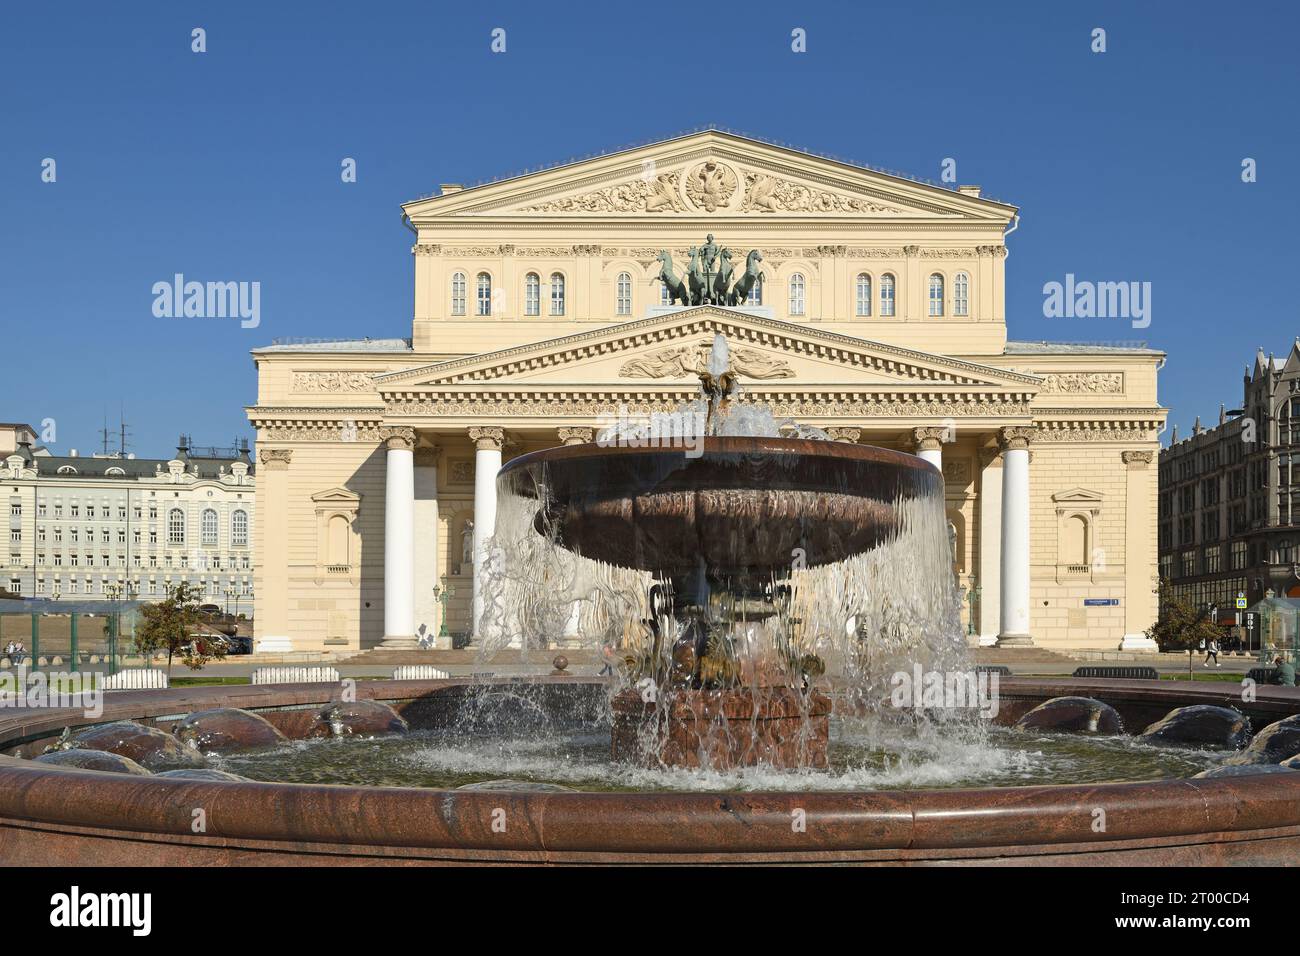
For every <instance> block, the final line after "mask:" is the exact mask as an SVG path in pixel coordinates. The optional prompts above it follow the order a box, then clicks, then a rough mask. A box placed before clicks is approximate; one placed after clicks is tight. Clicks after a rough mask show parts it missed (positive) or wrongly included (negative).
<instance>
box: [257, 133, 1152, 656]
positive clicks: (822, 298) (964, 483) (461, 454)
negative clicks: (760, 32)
mask: <svg viewBox="0 0 1300 956" xmlns="http://www.w3.org/2000/svg"><path fill="white" fill-rule="evenodd" d="M403 209H404V212H405V219H406V222H407V225H408V227H409V228H410V229H411V230H412V232H413V233H414V234H415V239H414V244H413V248H412V254H413V261H414V268H415V315H414V323H413V328H412V335H411V338H410V339H358V340H352V341H346V342H320V343H300V344H288V345H273V346H270V347H267V348H260V349H256V350H254V353H253V357H254V360H255V362H256V364H257V369H258V395H257V403H256V404H255V405H253V406H250V407H249V408H248V410H247V411H248V416H249V420H250V421H251V423H252V424H253V426H254V427H255V428H256V430H257V447H258V462H259V465H260V469H261V471H260V475H259V479H258V484H259V491H258V497H259V499H260V502H259V507H258V509H257V523H258V527H257V533H256V535H255V536H254V540H255V541H256V547H257V560H256V562H255V565H256V569H257V572H256V573H257V581H256V588H255V590H256V595H257V604H256V627H257V638H258V642H257V646H258V648H259V649H260V650H265V651H287V650H306V651H314V650H330V649H334V650H340V651H346V650H356V649H366V648H370V647H374V646H377V645H380V644H381V643H382V644H385V645H387V646H399V647H400V646H413V645H414V644H415V643H416V642H417V641H419V640H420V639H421V638H430V639H433V640H435V641H441V642H442V643H444V644H445V643H447V642H448V641H449V640H450V638H449V637H448V636H447V635H468V634H470V633H472V630H473V625H472V621H473V613H472V608H473V606H474V596H475V593H476V591H477V589H478V586H477V575H476V569H477V568H478V566H479V564H480V562H479V560H478V559H479V557H480V556H481V555H482V553H483V550H484V549H483V543H484V541H485V540H486V539H487V538H488V537H489V536H490V535H491V533H492V529H493V524H494V520H495V507H496V490H495V488H496V486H495V475H496V472H497V470H498V469H499V468H500V467H501V463H502V462H503V460H508V459H509V458H511V457H513V456H516V455H520V454H525V453H527V452H530V451H534V450H537V449H541V448H546V447H550V446H553V445H557V444H562V443H577V442H584V441H589V440H591V439H592V438H593V437H594V435H595V432H596V430H597V429H598V428H599V426H600V423H601V422H602V421H608V420H609V418H610V417H611V416H614V415H617V414H619V412H620V409H627V410H628V412H629V413H632V414H645V413H649V412H652V411H659V410H663V411H668V410H671V409H673V408H674V407H676V406H677V405H678V404H680V403H682V402H684V401H687V400H689V399H690V398H692V397H693V396H694V395H695V392H696V389H697V387H698V379H697V377H696V375H695V372H694V369H695V367H696V366H697V364H698V362H699V355H700V352H701V351H702V350H704V349H707V347H708V344H709V343H710V342H711V341H712V340H713V338H714V336H715V335H716V334H718V333H721V334H722V335H724V336H725V337H726V338H727V340H728V343H729V345H730V347H731V352H732V355H733V356H734V358H735V366H734V367H735V368H736V369H737V371H738V372H739V375H740V380H741V382H742V384H743V386H744V389H745V391H744V400H747V401H754V402H763V403H766V404H768V405H770V406H771V407H772V408H773V410H774V411H775V412H776V413H777V414H778V415H780V416H788V417H791V418H794V419H797V420H798V421H801V422H805V423H807V424H810V425H815V426H817V427H820V428H823V429H826V430H827V431H829V432H830V433H831V434H832V435H833V436H834V437H835V439H836V440H839V441H860V442H867V443H871V444H877V445H883V446H887V447H891V448H898V449H902V450H906V451H909V452H913V453H916V454H919V455H921V456H923V457H925V458H927V459H929V460H930V461H932V462H933V463H934V464H935V465H937V466H938V467H939V468H940V469H941V470H942V472H943V475H944V478H945V480H946V486H947V492H946V493H947V506H948V516H949V521H950V524H951V534H952V540H953V546H954V566H955V570H956V574H957V577H958V581H959V582H960V584H961V586H962V587H963V588H964V589H965V594H966V602H965V608H964V612H963V613H964V621H963V623H964V624H966V625H967V627H968V633H969V634H970V636H971V640H972V641H975V640H979V641H980V642H981V643H986V644H989V643H998V642H1000V643H1003V644H1026V643H1034V644H1038V645H1046V646H1053V647H1060V648H1083V647H1091V648H1114V647H1118V646H1120V645H1121V644H1124V645H1126V646H1130V647H1131V646H1138V645H1141V644H1142V643H1143V638H1142V632H1143V631H1144V630H1145V628H1146V627H1147V626H1148V625H1149V624H1150V623H1151V621H1152V620H1153V618H1154V616H1155V608H1156V603H1155V594H1154V587H1155V581H1156V518H1155V506H1156V468H1155V456H1156V453H1157V451H1158V442H1157V437H1156V436H1157V432H1158V430H1159V429H1160V427H1161V426H1162V424H1163V422H1164V418H1165V410H1164V409H1162V408H1160V406H1159V405H1158V403H1157V400H1156V373H1157V370H1158V369H1159V367H1160V365H1161V364H1162V361H1163V354H1162V353H1160V352H1157V351H1154V350H1150V349H1145V348H1125V347H1108V346H1101V345H1097V346H1089V345H1066V344H1050V343H1043V342H1032V343H1031V342H1012V341H1008V340H1007V330H1006V314H1005V307H1004V299H1005V296H1004V273H1005V265H1006V246H1005V242H1004V236H1005V234H1006V232H1007V231H1008V229H1009V228H1010V227H1011V223H1012V222H1013V220H1014V217H1015V213H1016V210H1015V208H1014V207H1013V206H1010V205H1007V204H1005V203H1002V202H997V201H993V200H990V199H987V198H984V197H982V196H981V195H980V190H979V188H978V187H973V186H970V187H967V186H963V187H959V188H957V189H955V190H949V189H945V188H941V187H936V186H933V185H927V184H922V183H918V182H913V181H911V180H907V179H903V178H899V177H896V176H892V175H887V174H884V173H880V172H877V171H874V170H871V169H866V168H862V167H858V166H851V165H846V164H844V163H841V162H838V161H834V160H829V159H825V158H821V157H818V156H813V155H809V154H807V153H802V152H798V151H794V150H791V149H788V148H784V147H778V146H773V145H769V144H766V143H761V142H757V141H754V140H750V139H746V138H743V137H739V136H735V135H731V134H727V133H721V132H717V131H706V132H701V133H694V134H690V135H687V136H683V137H680V138H676V139H672V140H668V141H664V142H660V143H655V144H652V145H649V146H644V147H639V148H635V149H631V150H626V151H623V152H619V153H614V154H609V155H605V156H601V157H598V158H595V159H590V160H584V161H581V162H577V163H573V164H570V165H565V166H561V167H557V168H553V169H548V170H543V171H541V172H536V173H530V174H527V175H524V176H520V177H517V178H514V179H508V180H504V181H499V182H493V183H489V184H487V185H482V186H476V187H473V188H468V189H466V188H461V187H459V186H454V185H444V186H443V187H442V189H441V191H440V192H439V194H437V195H434V196H431V197H428V198H425V199H420V200H416V201H413V202H409V203H407V204H405V205H404V207H403ZM705 246H709V247H710V248H714V249H716V250H718V251H720V250H722V249H726V250H728V251H729V256H730V258H729V261H730V263H731V265H732V266H733V267H734V268H735V269H736V275H740V274H742V273H744V272H746V271H750V270H752V271H753V272H755V273H756V275H754V276H753V282H752V287H751V288H750V289H749V291H748V294H747V295H745V296H744V298H743V301H741V300H740V299H737V300H735V301H734V302H733V303H731V304H726V303H725V301H724V302H723V303H720V304H701V305H690V304H687V305H683V304H681V302H680V301H677V300H676V299H675V298H674V297H673V296H671V295H670V294H669V293H668V292H666V291H665V286H666V285H669V286H672V285H674V284H675V282H676V281H678V280H681V279H684V277H685V272H686V270H687V267H688V263H690V262H691V261H693V256H694V255H695V254H696V253H698V251H699V250H700V249H701V248H703V247H705ZM753 251H757V252H758V253H759V257H758V258H756V257H754V256H752V255H750V253H751V252H753ZM661 253H666V255H661ZM718 259H719V261H726V257H724V256H722V255H720V254H719V256H718ZM664 276H667V278H668V282H667V283H665V281H664ZM365 331H366V330H365V329H358V332H359V333H364V332H365ZM440 635H441V636H440Z"/></svg>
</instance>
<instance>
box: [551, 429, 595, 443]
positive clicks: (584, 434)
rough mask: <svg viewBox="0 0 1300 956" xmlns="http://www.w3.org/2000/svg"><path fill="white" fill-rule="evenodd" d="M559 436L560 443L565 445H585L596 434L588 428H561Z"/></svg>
mask: <svg viewBox="0 0 1300 956" xmlns="http://www.w3.org/2000/svg"><path fill="white" fill-rule="evenodd" d="M559 434H560V441H561V442H562V443H563V444H565V445H586V444H588V443H590V442H591V440H592V438H593V437H594V436H595V434H596V433H595V431H594V430H593V429H590V428H561V429H560V432H559Z"/></svg>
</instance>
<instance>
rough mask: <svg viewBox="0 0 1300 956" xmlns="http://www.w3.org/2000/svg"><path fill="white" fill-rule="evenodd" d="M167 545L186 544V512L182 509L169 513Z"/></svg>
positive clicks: (174, 509) (175, 509)
mask: <svg viewBox="0 0 1300 956" xmlns="http://www.w3.org/2000/svg"><path fill="white" fill-rule="evenodd" d="M167 543H168V544H184V543H185V512H184V511H181V509H180V508H173V509H172V510H171V511H169V512H167Z"/></svg>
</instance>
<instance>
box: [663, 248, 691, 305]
mask: <svg viewBox="0 0 1300 956" xmlns="http://www.w3.org/2000/svg"><path fill="white" fill-rule="evenodd" d="M659 281H660V282H662V283H663V284H664V288H666V289H667V290H668V304H669V305H674V304H676V303H678V302H680V303H681V304H682V305H690V304H691V297H690V293H689V292H687V291H686V283H685V282H683V281H682V280H681V279H679V278H677V275H676V273H674V272H673V257H672V256H670V255H669V254H668V250H667V249H663V250H661V251H660V253H659Z"/></svg>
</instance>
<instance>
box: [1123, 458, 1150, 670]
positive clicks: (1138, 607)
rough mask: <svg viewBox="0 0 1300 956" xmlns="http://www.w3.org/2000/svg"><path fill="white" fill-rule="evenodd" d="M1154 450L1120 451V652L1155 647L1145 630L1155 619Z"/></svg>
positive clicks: (1146, 649)
mask: <svg viewBox="0 0 1300 956" xmlns="http://www.w3.org/2000/svg"><path fill="white" fill-rule="evenodd" d="M1156 454H1157V453H1156V452H1155V451H1148V450H1142V451H1125V452H1120V460H1121V461H1122V462H1123V463H1124V469H1125V472H1124V473H1125V476H1126V480H1125V483H1124V637H1123V638H1122V639H1121V640H1120V644H1119V649H1120V650H1121V651H1154V650H1158V648H1157V646H1156V642H1155V641H1153V640H1152V639H1151V638H1149V637H1147V635H1146V629H1147V628H1148V627H1150V626H1151V624H1152V622H1154V621H1155V618H1156V600H1155V595H1154V594H1153V593H1152V591H1154V590H1155V584H1156V582H1157V581H1158V580H1159V578H1158V577H1157V573H1156V515H1155V512H1154V510H1153V508H1152V504H1153V502H1154V501H1155V489H1154V488H1153V487H1152V483H1153V479H1155V477H1156V476H1155V475H1154V474H1153V471H1154V469H1153V468H1152V467H1151V465H1152V463H1153V462H1154V461H1155V458H1156Z"/></svg>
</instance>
